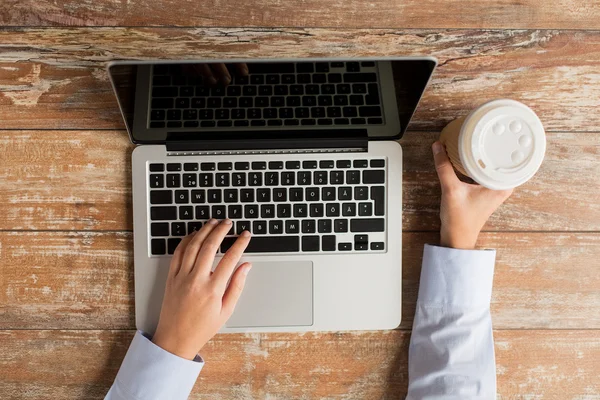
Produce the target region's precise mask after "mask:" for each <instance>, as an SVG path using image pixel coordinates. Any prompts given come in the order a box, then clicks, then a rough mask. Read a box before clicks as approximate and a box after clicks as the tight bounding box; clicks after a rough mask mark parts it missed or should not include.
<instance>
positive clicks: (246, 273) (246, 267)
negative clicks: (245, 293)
mask: <svg viewBox="0 0 600 400" xmlns="http://www.w3.org/2000/svg"><path fill="white" fill-rule="evenodd" d="M251 269H252V264H246V266H245V267H244V269H243V270H242V273H243V274H244V275H248V272H250V270H251Z"/></svg>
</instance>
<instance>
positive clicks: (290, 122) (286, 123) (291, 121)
mask: <svg viewBox="0 0 600 400" xmlns="http://www.w3.org/2000/svg"><path fill="white" fill-rule="evenodd" d="M284 124H285V125H286V126H289V125H299V124H300V121H298V120H296V119H286V120H285V121H284Z"/></svg>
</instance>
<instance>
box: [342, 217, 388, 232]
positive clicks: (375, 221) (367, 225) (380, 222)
mask: <svg viewBox="0 0 600 400" xmlns="http://www.w3.org/2000/svg"><path fill="white" fill-rule="evenodd" d="M384 228H385V220H384V219H383V218H355V219H351V220H350V232H383V231H384Z"/></svg>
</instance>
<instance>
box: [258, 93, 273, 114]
mask: <svg viewBox="0 0 600 400" xmlns="http://www.w3.org/2000/svg"><path fill="white" fill-rule="evenodd" d="M254 106H255V107H269V98H268V97H265V96H261V97H257V98H256V99H254ZM265 118H269V117H267V115H266V113H265ZM270 118H273V117H270Z"/></svg>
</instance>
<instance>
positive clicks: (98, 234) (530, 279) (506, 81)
mask: <svg viewBox="0 0 600 400" xmlns="http://www.w3.org/2000/svg"><path fill="white" fill-rule="evenodd" d="M251 3H252V4H251ZM0 23H1V25H2V26H3V28H1V29H0V160H1V161H0V176H1V179H0V265H1V267H0V289H1V290H0V397H1V398H3V399H5V398H7V399H12V398H19V399H21V398H24V399H41V398H51V399H59V398H82V399H96V398H98V399H99V398H102V397H103V396H104V394H105V392H106V391H107V390H108V388H109V386H110V384H111V383H112V381H113V379H114V377H115V374H116V373H117V370H118V368H119V365H120V363H121V360H122V358H123V356H124V354H125V352H126V350H127V347H128V345H129V342H130V340H131V338H132V336H133V334H134V329H135V327H134V308H133V304H134V296H133V265H132V262H133V259H132V233H131V229H132V222H131V214H132V206H131V190H130V186H131V178H130V172H131V168H130V154H131V150H132V148H133V147H132V145H131V144H130V143H129V141H128V138H127V135H126V132H125V131H124V126H123V123H122V121H121V117H120V115H119V112H118V109H117V105H116V102H115V99H114V97H113V94H112V92H111V90H110V87H109V83H108V78H107V74H106V72H105V65H106V63H107V62H108V61H110V60H114V59H154V58H169V59H175V58H178V59H198V58H229V57H283V56H285V57H329V56H332V57H333V56H336V57H353V56H391V55H433V56H435V57H437V58H438V59H439V61H440V66H439V68H438V69H437V71H436V73H435V76H434V78H433V81H432V83H431V85H430V87H429V89H428V91H427V93H426V95H425V97H424V99H423V101H422V103H421V105H420V106H419V109H418V111H417V113H416V115H415V117H414V120H413V123H412V125H411V126H410V129H409V130H410V131H409V132H408V133H407V134H406V135H405V137H404V138H403V139H402V140H401V144H402V146H403V148H404V154H405V163H404V166H405V167H404V204H403V208H404V220H403V227H404V232H405V233H404V236H403V239H404V255H403V266H404V299H403V301H404V315H403V320H402V324H401V326H400V328H399V329H397V330H394V331H389V332H341V333H340V332H335V333H311V334H300V335H298V334H251V335H250V334H249V335H218V336H217V337H216V338H215V339H214V340H213V341H211V342H210V344H209V345H207V346H206V348H205V349H204V350H203V351H202V354H203V355H204V357H205V358H206V360H207V364H206V367H205V369H204V371H203V372H202V375H201V377H200V379H199V380H198V383H197V385H196V387H195V390H194V392H193V395H192V398H207V399H263V398H269V399H312V398H328V399H334V398H335V399H338V398H352V399H380V398H386V399H387V398H389V399H391V398H396V399H400V398H403V396H404V395H405V393H406V388H407V349H408V343H409V337H410V328H411V325H412V321H413V314H414V307H415V300H416V294H417V289H418V280H419V272H420V264H421V255H422V248H423V244H424V243H435V242H436V240H437V231H438V229H439V220H438V204H439V196H440V192H439V188H438V183H437V180H436V176H435V171H434V169H433V164H432V160H431V154H430V149H429V148H430V144H431V143H432V142H433V141H434V140H435V138H436V137H437V136H438V134H439V131H440V129H441V128H442V127H443V126H444V125H445V124H446V123H447V122H448V121H450V120H452V119H453V118H455V117H457V116H461V115H465V114H466V113H467V112H468V111H469V110H471V109H472V108H473V107H475V106H477V105H478V104H480V103H482V102H484V101H486V100H489V99H493V98H499V97H507V98H513V99H517V100H520V101H523V102H525V103H526V104H528V105H530V106H531V107H532V108H533V109H534V110H535V111H536V112H537V113H538V114H539V115H540V117H541V119H542V121H543V123H544V125H545V127H546V129H547V135H548V150H547V153H546V159H545V161H544V164H543V165H542V167H541V169H540V171H539V173H538V174H537V175H536V176H535V178H534V179H532V180H531V181H530V182H528V183H527V184H525V185H523V186H522V187H520V188H519V189H518V190H517V191H516V192H515V194H514V195H513V196H512V197H511V198H510V199H509V200H508V201H507V202H506V204H505V205H503V206H502V207H501V209H500V210H498V212H496V214H494V215H493V216H492V218H491V219H490V221H489V223H488V224H487V225H486V226H485V228H484V231H485V232H484V233H482V234H481V237H480V241H479V244H480V245H481V246H484V247H492V248H496V249H498V256H497V263H496V276H495V282H494V293H493V298H492V314H493V321H494V327H495V332H494V335H495V349H496V358H497V368H498V391H499V398H501V399H600V379H598V376H600V361H599V359H600V202H599V199H600V178H599V177H600V140H599V136H598V135H599V131H600V113H599V112H598V109H599V106H600V5H599V3H598V2H596V1H586V0H571V1H564V0H545V1H541V0H521V1H519V2H511V1H508V0H488V1H486V2H476V1H474V0H447V1H435V0H371V1H369V2H364V1H353V2H349V1H344V0H331V1H329V2H323V1H320V0H304V1H302V2H285V1H275V0H255V1H253V2H244V1H235V0H213V1H209V0H205V1H203V0H200V1H196V2H192V1H185V0H179V1H177V0H154V1H150V0H127V1H121V2H115V1H113V0H96V1H93V2H81V1H79V0H53V1H49V0H3V1H2V3H1V4H0ZM282 27H283V28H282ZM397 206H398V207H401V205H400V204H397Z"/></svg>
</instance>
